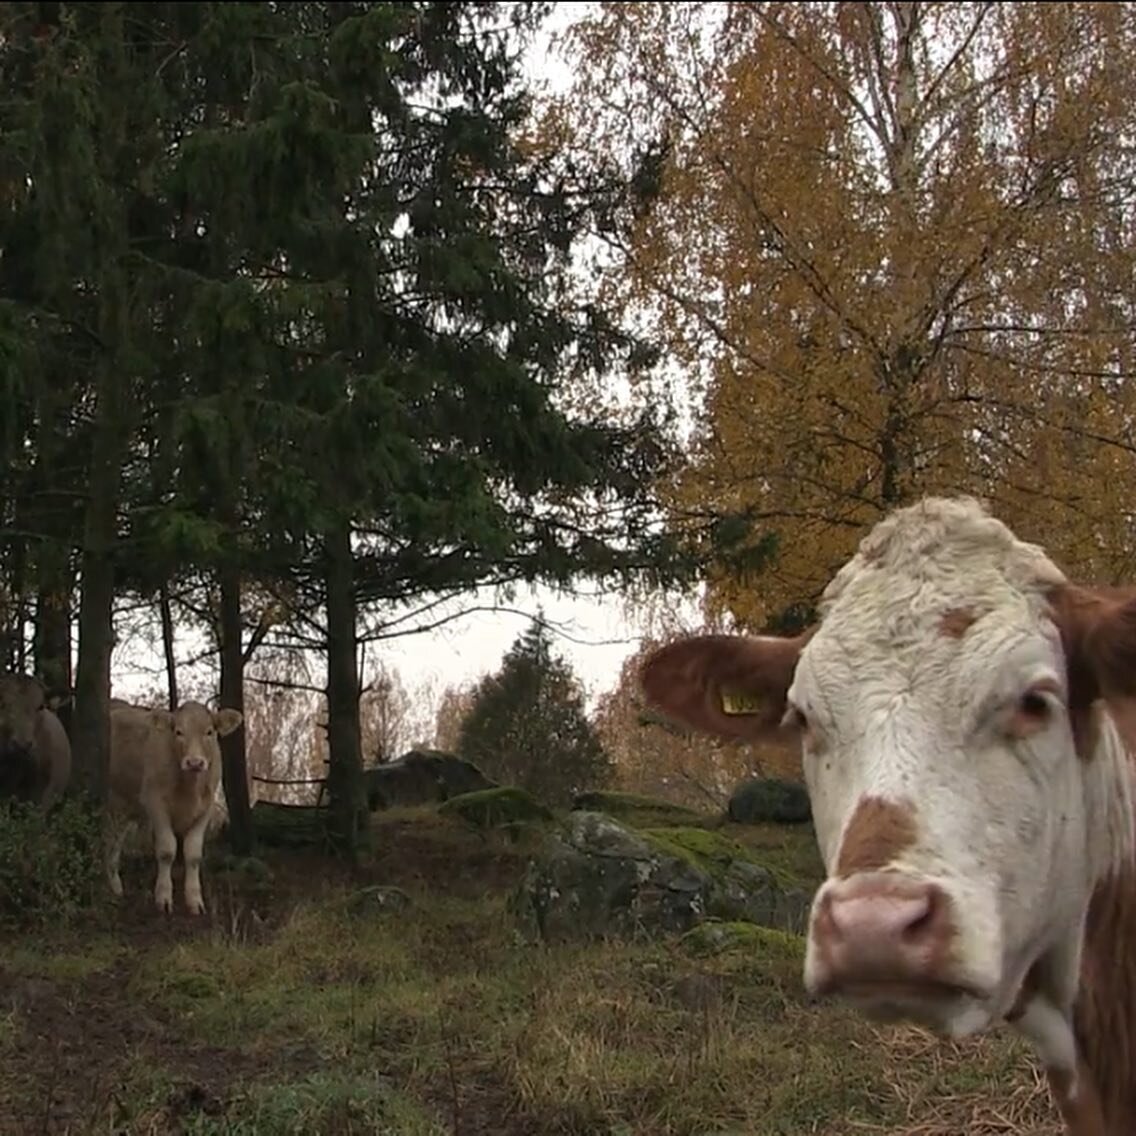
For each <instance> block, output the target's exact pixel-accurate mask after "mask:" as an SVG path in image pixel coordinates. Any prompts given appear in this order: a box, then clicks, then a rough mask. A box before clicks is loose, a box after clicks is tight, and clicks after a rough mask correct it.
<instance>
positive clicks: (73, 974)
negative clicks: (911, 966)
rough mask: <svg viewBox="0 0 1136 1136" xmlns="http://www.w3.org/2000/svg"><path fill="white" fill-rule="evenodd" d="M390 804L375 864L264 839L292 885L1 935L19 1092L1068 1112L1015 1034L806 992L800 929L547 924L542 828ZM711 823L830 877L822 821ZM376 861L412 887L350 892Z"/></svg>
mask: <svg viewBox="0 0 1136 1136" xmlns="http://www.w3.org/2000/svg"><path fill="white" fill-rule="evenodd" d="M392 814H393V815H386V816H383V817H381V818H379V820H378V821H377V825H378V831H377V832H376V847H377V848H378V849H379V850H380V852H379V853H378V854H377V856H376V862H375V865H374V866H372V868H371V869H370V870H369V871H365V872H363V873H362V874H361V876H360V877H358V878H356V879H353V880H352V879H349V878H347V876H346V874H345V873H343V872H339V873H338V874H337V873H336V872H334V871H332V869H331V868H330V866H328V865H321V863H320V862H319V861H318V860H313V859H302V858H298V857H296V855H295V854H289V855H291V856H292V858H291V859H289V858H288V856H286V855H284V854H281V855H280V856H279V857H272V856H269V857H268V858H269V861H270V865H269V866H270V867H271V868H272V881H273V883H272V889H271V892H270V893H266V892H265V888H264V887H263V886H257V887H252V886H251V885H252V883H253V882H255V881H250V890H249V891H248V893H247V894H246V895H240V894H235V893H233V892H232V890H231V889H232V888H233V887H235V884H233V883H232V881H229V882H227V883H225V884H224V885H222V884H221V883H220V882H219V881H213V882H214V883H216V887H217V889H218V892H220V891H221V890H224V896H223V897H221V898H218V894H217V893H214V895H213V898H214V900H216V902H214V903H212V904H211V908H210V911H211V914H210V916H208V917H206V919H205V920H204V921H203V922H194V921H192V920H190V919H188V917H184V916H183V917H181V918H180V919H178V918H176V917H175V919H174V920H173V921H172V922H171V921H169V920H163V919H162V918H161V917H160V916H158V914H157V913H156V912H153V911H152V910H150V908H149V907H148V905H147V902H146V901H147V900H148V898H149V897H148V895H142V896H140V897H139V901H138V903H137V904H136V905H135V907H134V908H130V907H129V905H127V908H126V909H125V910H123V911H121V912H120V913H119V914H118V916H117V918H118V920H119V922H118V924H117V928H116V929H115V930H114V931H112V932H111V933H107V932H106V931H105V930H104V931H101V932H100V933H99V934H98V935H97V936H94V937H92V938H90V939H89V941H85V940H82V939H78V940H77V939H76V938H75V936H74V934H72V933H66V934H65V933H63V932H61V933H60V934H59V936H58V938H57V939H56V940H52V939H51V938H50V937H45V934H46V933H37V936H36V937H35V938H26V939H9V940H6V941H4V942H2V943H0V983H2V984H3V985H0V990H3V989H7V990H9V991H10V992H12V998H11V999H10V1000H7V999H6V1000H5V1001H3V1002H0V1008H2V1007H7V1006H9V1005H11V1006H12V1010H11V1012H10V1013H8V1014H3V1013H0V1054H3V1056H4V1061H2V1062H0V1115H5V1116H7V1115H13V1116H19V1117H20V1118H21V1120H22V1123H24V1124H25V1126H26V1127H25V1129H20V1128H15V1129H13V1131H22V1130H27V1131H41V1130H51V1131H56V1130H59V1131H63V1130H64V1128H66V1130H67V1131H69V1132H70V1133H72V1134H73V1136H80V1134H82V1136H87V1134H90V1136H94V1134H95V1133H105V1132H110V1131H114V1132H117V1133H122V1134H123V1136H127V1134H129V1136H141V1134H142V1133H147V1134H149V1133H155V1134H156V1133H160V1132H161V1133H164V1132H170V1133H175V1132H176V1133H184V1134H186V1136H245V1134H249V1136H252V1134H254V1133H255V1134H257V1136H285V1134H288V1136H291V1134H293V1133H294V1134H296V1136H299V1134H301V1133H303V1134H305V1136H307V1134H312V1136H319V1134H322V1133H327V1134H329V1136H331V1134H340V1133H346V1134H350V1133H356V1132H358V1133H363V1132H367V1133H378V1134H385V1133H390V1134H391V1136H394V1134H398V1136H442V1134H447V1136H451V1134H453V1133H455V1132H457V1133H460V1136H521V1134H532V1133H539V1134H541V1136H710V1134H718V1136H727V1134H731V1133H732V1134H734V1136H740V1134H742V1133H745V1134H758V1136H780V1134H784V1136H803V1134H804V1133H822V1134H823V1133H827V1134H829V1136H849V1134H850V1133H853V1132H855V1133H858V1134H859V1133H875V1134H883V1133H892V1134H899V1133H903V1132H908V1131H910V1132H912V1133H914V1132H916V1131H918V1132H919V1133H921V1134H923V1136H947V1134H948V1133H952V1134H957V1133H959V1132H963V1131H966V1132H969V1133H974V1134H976V1136H982V1134H987V1133H989V1134H993V1133H995V1132H1001V1131H1005V1130H1006V1129H1005V1128H1004V1127H1002V1128H1000V1127H997V1126H996V1124H997V1123H999V1122H997V1119H996V1118H997V1114H998V1110H1003V1111H1005V1110H1007V1109H1009V1111H1010V1113H1011V1114H1012V1116H1013V1118H1014V1121H1015V1123H1016V1128H1015V1130H1019V1131H1029V1132H1031V1133H1034V1134H1035V1136H1043V1134H1048V1133H1053V1134H1055V1133H1057V1132H1059V1129H1058V1128H1057V1126H1056V1124H1055V1123H1054V1117H1053V1113H1052V1111H1051V1109H1050V1106H1049V1103H1048V1100H1047V1098H1046V1096H1045V1094H1044V1091H1043V1090H1038V1089H1036V1087H1035V1082H1034V1080H1033V1076H1032V1073H1031V1064H1030V1061H1029V1059H1028V1057H1027V1056H1026V1055H1025V1053H1024V1050H1023V1049H1022V1047H1021V1046H1020V1045H1018V1044H1017V1043H1016V1042H1014V1041H1012V1040H1011V1039H1009V1038H1007V1037H994V1038H989V1039H984V1040H982V1041H980V1042H975V1043H971V1044H969V1045H966V1046H951V1045H947V1044H946V1043H942V1042H938V1041H934V1040H932V1039H930V1038H929V1037H928V1035H926V1034H924V1033H922V1032H921V1031H918V1030H914V1029H903V1030H899V1029H875V1028H873V1027H871V1026H869V1025H867V1024H865V1023H864V1022H863V1021H861V1020H860V1019H859V1018H858V1017H856V1016H855V1015H853V1014H852V1013H851V1012H849V1011H847V1010H844V1009H841V1008H840V1007H838V1006H813V1005H810V1004H809V1003H808V1001H807V1000H806V998H805V997H804V993H803V990H802V988H801V966H802V958H803V943H802V941H801V940H800V938H799V937H796V936H793V935H788V934H783V933H778V932H770V931H764V930H761V929H755V928H753V927H752V926H750V925H746V924H718V925H710V926H706V927H702V928H698V929H696V930H695V931H693V932H690V933H688V934H687V935H686V936H684V937H674V938H671V939H667V940H664V941H660V942H656V943H652V944H647V945H642V944H640V945H627V944H617V943H607V944H599V945H590V946H579V945H576V946H563V947H555V948H548V947H534V946H532V945H526V943H525V942H523V941H522V940H521V938H520V937H519V936H518V934H517V929H516V927H515V925H514V923H513V921H512V919H511V918H510V916H509V914H508V909H507V899H508V895H509V892H510V889H511V887H512V886H513V885H514V883H515V881H516V879H517V877H518V876H519V874H520V872H521V871H522V869H523V866H524V862H525V851H524V848H523V846H518V845H517V844H516V843H514V842H513V841H512V840H511V839H510V837H509V836H508V835H507V834H503V833H498V832H492V831H490V832H478V831H474V830H471V829H470V828H469V827H468V826H466V825H465V824H464V823H462V822H461V821H458V820H456V819H455V820H446V819H445V818H440V817H439V816H438V815H437V813H436V812H435V811H432V810H420V811H417V812H415V811H411V810H402V811H399V812H394V811H393V810H392ZM656 823H657V818H656ZM694 827H695V828H697V826H694ZM670 831H671V833H672V835H673V833H675V832H679V833H680V834H681V833H684V832H686V829H685V828H684V829H677V830H676V829H672V830H670ZM697 832H698V835H696V836H693V837H691V841H688V842H687V843H690V842H693V848H688V849H687V850H688V852H692V854H695V855H700V856H711V857H713V856H714V855H716V854H718V853H722V852H723V851H724V850H726V851H729V852H730V854H734V852H735V851H736V846H737V845H741V847H742V848H744V849H745V850H746V852H747V854H748V855H752V856H756V857H758V858H759V859H760V856H761V854H762V853H764V854H766V855H767V856H768V859H769V862H770V863H771V864H772V866H773V867H774V868H776V869H777V870H778V871H780V872H784V873H793V875H794V878H796V879H798V880H801V881H803V882H807V881H813V882H815V880H816V879H817V878H819V875H818V863H817V860H816V853H815V848H814V849H812V851H810V850H809V848H808V846H807V843H806V842H811V834H810V833H809V832H808V830H805V831H802V830H801V829H800V828H797V829H794V830H788V829H783V830H775V829H772V828H770V829H768V830H767V829H763V828H761V827H760V826H757V827H751V826H736V827H735V826H723V827H720V828H713V826H711V827H710V828H708V829H703V828H697ZM687 835H689V833H687ZM259 875H262V873H258V876H259ZM373 884H388V885H391V886H396V887H398V888H400V889H402V890H403V891H405V893H406V894H407V896H408V897H409V905H408V906H407V907H406V908H405V909H404V910H400V911H380V912H377V913H374V914H371V913H368V914H366V915H358V914H356V915H353V914H351V904H350V902H349V900H350V896H351V895H352V894H353V893H354V892H356V891H357V890H358V889H360V888H363V887H366V886H368V885H373ZM209 887H210V879H209V877H208V874H207V876H206V888H207V894H208V889H209ZM226 889H227V890H226ZM1031 1086H1033V1087H1031ZM1007 1102H1009V1103H1007ZM984 1109H985V1110H986V1111H985V1112H984V1111H983V1110H984ZM1015 1110H1016V1111H1015ZM45 1116H46V1117H48V1118H49V1119H51V1118H52V1117H54V1120H53V1121H52V1124H49V1125H45V1122H44V1117H45ZM983 1116H986V1117H987V1118H988V1121H989V1124H988V1126H987V1127H983V1124H984V1123H985V1122H984V1121H983V1119H982V1118H983ZM64 1117H66V1118H67V1120H66V1123H64V1120H63V1118H64ZM976 1118H977V1119H976ZM920 1124H922V1125H924V1127H917V1126H918V1125H920ZM1047 1125H1048V1127H1047ZM4 1131H8V1130H7V1129H4Z"/></svg>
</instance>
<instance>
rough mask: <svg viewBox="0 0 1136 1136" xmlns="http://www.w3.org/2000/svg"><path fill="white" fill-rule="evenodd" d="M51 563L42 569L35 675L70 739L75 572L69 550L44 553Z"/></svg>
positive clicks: (34, 645) (35, 647)
mask: <svg viewBox="0 0 1136 1136" xmlns="http://www.w3.org/2000/svg"><path fill="white" fill-rule="evenodd" d="M44 556H45V557H49V558H50V561H51V563H50V564H47V563H45V562H43V561H41V563H40V567H39V588H38V590H37V592H36V622H35V638H34V640H33V649H34V652H35V673H36V674H37V675H38V676H39V678H40V679H41V681H42V682H43V685H44V687H45V688H46V691H47V697H48V699H49V700H50V701H51V703H52V704H53V705H54V707H55V712H56V714H58V715H59V720H60V722H62V724H63V728H64V730H66V731H67V733H68V736H70V733H71V720H72V717H73V714H72V710H73V702H72V682H73V676H72V673H71V573H70V571H69V570H68V566H67V550H66V549H65V548H52V549H51V551H50V552H46V551H45V553H44Z"/></svg>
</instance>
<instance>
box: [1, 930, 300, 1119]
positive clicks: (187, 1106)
mask: <svg viewBox="0 0 1136 1136" xmlns="http://www.w3.org/2000/svg"><path fill="white" fill-rule="evenodd" d="M187 922H189V920H188V917H187ZM124 930H126V931H127V934H126V935H124V938H125V939H126V940H127V941H128V942H130V943H131V946H132V949H131V950H130V951H129V952H128V954H129V955H135V956H136V955H137V954H138V953H139V949H140V948H141V946H142V944H143V943H147V944H150V945H153V944H156V943H159V942H165V941H168V940H170V939H173V938H178V937H179V932H180V937H181V938H182V939H183V940H184V938H185V936H186V931H187V928H186V927H182V928H177V927H175V926H174V925H172V924H171V923H170V922H165V923H163V921H161V920H157V919H153V920H152V922H151V924H150V925H149V926H148V927H145V928H144V927H143V926H142V925H139V924H135V923H133V922H132V921H131V922H129V923H127V925H126V927H125V928H124ZM190 934H192V931H191V930H190ZM131 971H132V962H131V960H130V958H129V957H128V958H127V959H125V960H123V961H121V962H119V963H117V964H115V965H114V966H112V967H110V968H109V969H108V970H105V971H102V972H100V973H97V974H93V975H87V976H85V977H84V978H82V979H80V980H72V981H66V982H62V981H56V982H53V981H49V980H46V979H43V978H29V977H26V976H23V975H18V974H14V973H12V972H10V971H8V970H5V969H4V968H3V967H2V966H0V1015H3V1014H9V1015H11V1020H12V1023H13V1025H14V1026H15V1027H16V1030H17V1031H18V1032H17V1033H16V1036H15V1038H14V1039H13V1041H12V1043H11V1044H10V1045H9V1046H8V1048H7V1051H6V1053H5V1054H4V1060H3V1072H2V1074H0V1118H2V1119H0V1133H3V1134H4V1136H9V1134H11V1136H17V1134H19V1136H23V1134H29V1136H30V1134H32V1133H35V1134H36V1136H56V1134H58V1136H64V1134H68V1136H73V1134H75V1133H79V1132H89V1131H104V1132H105V1131H113V1132H122V1133H125V1132H131V1133H133V1132H143V1131H145V1132H150V1131H152V1132H155V1133H158V1132H176V1131H178V1130H179V1128H180V1123H179V1122H180V1121H182V1120H185V1119H188V1118H189V1116H190V1115H192V1114H194V1113H200V1112H204V1113H207V1114H215V1113H220V1112H222V1111H224V1107H225V1102H226V1101H227V1100H228V1098H229V1097H230V1095H231V1094H232V1092H233V1091H234V1090H235V1089H236V1088H237V1087H238V1086H245V1085H247V1084H248V1083H249V1082H251V1081H255V1080H258V1079H260V1078H262V1077H263V1078H267V1077H273V1078H280V1077H285V1078H286V1077H288V1076H290V1075H299V1074H301V1073H302V1072H304V1071H305V1070H310V1069H311V1068H312V1065H313V1062H314V1060H315V1054H314V1053H312V1052H311V1051H310V1050H307V1049H299V1048H297V1049H295V1050H292V1051H288V1050H279V1051H271V1052H260V1051H257V1050H252V1049H248V1050H245V1049H241V1050H233V1049H226V1048H220V1047H214V1046H208V1045H205V1046H202V1045H200V1044H194V1045H187V1044H186V1043H185V1042H184V1041H183V1040H182V1039H181V1038H180V1037H179V1036H178V1031H177V1028H176V1023H175V1022H173V1021H171V1019H170V1018H169V1015H167V1014H165V1013H163V1012H162V1009H161V1007H156V1006H150V1005H147V1004H145V1003H139V1002H137V1001H132V1002H129V1003H128V1002H127V1001H126V999H125V996H124V991H125V989H126V988H127V985H128V983H129V979H130V975H131ZM127 1097H129V1098H130V1105H129V1107H127V1106H126V1104H125V1100H126V1098H127ZM140 1105H141V1107H140ZM126 1112H129V1113H130V1116H129V1122H128V1124H126V1125H123V1120H124V1119H125V1117H124V1113H126ZM120 1125H122V1126H121V1127H120Z"/></svg>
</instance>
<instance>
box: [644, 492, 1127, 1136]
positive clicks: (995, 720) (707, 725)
mask: <svg viewBox="0 0 1136 1136" xmlns="http://www.w3.org/2000/svg"><path fill="white" fill-rule="evenodd" d="M819 615H820V618H819V622H818V624H817V625H816V626H815V627H812V628H809V629H808V630H807V631H806V632H804V633H803V634H802V635H800V636H798V637H796V638H777V637H769V636H743V635H738V636H726V635H721V636H714V635H708V636H694V637H690V638H686V639H681V640H678V641H676V642H674V643H671V644H669V645H667V646H665V647H662V648H660V649H659V650H658V651H657V652H655V653H654V654H653V655H652V656H651V657H650V658H649V659H648V660H647V661H646V662H645V664H644V667H643V672H642V684H643V689H644V693H645V695H646V697H647V699H648V701H649V702H651V703H652V704H654V705H655V706H656V707H658V708H659V709H660V710H662V711H663V712H664V713H666V714H668V715H669V716H671V717H673V718H675V719H677V720H679V721H682V722H684V723H686V724H687V725H689V726H692V727H694V728H696V729H700V730H703V731H706V732H709V733H713V734H717V735H720V736H724V737H734V738H749V739H754V738H763V737H770V736H772V735H775V734H776V735H781V736H786V735H790V736H795V737H797V738H799V739H800V742H801V746H802V751H803V762H804V773H805V779H806V782H807V784H808V789H809V794H810V797H811V799H812V806H813V815H814V819H815V824H816V833H817V840H818V843H819V845H820V849H821V853H822V856H823V858H824V863H825V867H826V869H827V879H826V880H825V882H824V884H823V885H822V886H821V887H820V888H819V890H818V891H817V894H816V896H815V897H814V900H813V906H812V913H811V918H810V924H809V934H808V943H807V950H806V958H805V971H804V981H805V986H806V988H807V990H808V991H809V992H810V993H812V994H814V995H817V996H824V995H842V996H845V997H847V998H849V999H851V1000H852V1001H853V1002H854V1003H855V1004H857V1005H859V1006H860V1007H861V1008H862V1009H863V1010H864V1011H865V1012H867V1013H869V1014H871V1015H873V1016H876V1017H881V1018H887V1019H910V1020H914V1021H917V1022H920V1023H923V1024H925V1025H927V1026H929V1027H930V1028H932V1029H934V1030H936V1031H938V1032H940V1033H943V1034H945V1035H948V1036H951V1037H956V1038H960V1037H965V1036H968V1035H973V1034H977V1033H980V1032H982V1031H984V1030H986V1029H988V1028H989V1027H992V1026H994V1025H995V1024H997V1023H999V1022H1002V1021H1010V1022H1012V1023H1013V1025H1014V1026H1015V1027H1016V1028H1017V1029H1018V1030H1020V1031H1021V1033H1022V1034H1023V1035H1024V1036H1025V1037H1026V1038H1028V1039H1029V1040H1030V1041H1031V1043H1032V1044H1033V1046H1034V1048H1035V1050H1036V1052H1037V1054H1038V1056H1039V1059H1040V1060H1041V1062H1042V1064H1043V1065H1044V1067H1045V1069H1046V1072H1047V1074H1048V1077H1049V1082H1050V1086H1051V1088H1052V1090H1053V1094H1054V1097H1055V1099H1056V1101H1057V1103H1058V1106H1059V1107H1060V1110H1061V1113H1062V1115H1063V1116H1064V1118H1065V1122H1066V1125H1067V1129H1068V1131H1069V1132H1070V1133H1071V1134H1075V1136H1131V1134H1132V1133H1136V864H1134V859H1133V853H1134V825H1133V812H1132V810H1133V767H1132V761H1133V756H1132V755H1133V752H1134V751H1136V589H1132V590H1130V591H1127V592H1125V591H1123V590H1119V589H1089V588H1084V587H1080V586H1078V585H1076V584H1074V583H1072V582H1070V581H1069V580H1067V579H1066V577H1065V576H1064V574H1063V573H1062V572H1061V571H1060V570H1059V569H1058V568H1057V567H1056V566H1055V565H1054V564H1053V563H1052V561H1051V560H1050V559H1049V558H1048V557H1047V556H1046V554H1045V553H1044V552H1043V550H1042V549H1041V548H1039V547H1038V546H1036V545H1033V544H1027V543H1024V542H1023V541H1021V540H1019V539H1017V538H1016V537H1015V536H1014V534H1013V533H1012V532H1011V531H1010V530H1009V529H1008V528H1007V527H1006V526H1005V525H1004V524H1002V523H1001V522H1000V521H998V520H996V519H995V518H993V517H991V516H990V515H988V513H986V512H985V511H984V510H983V508H982V507H981V506H980V505H979V504H978V503H977V502H975V501H973V500H971V499H969V498H960V499H943V498H929V499H926V500H924V501H922V502H920V503H918V504H916V505H914V506H911V507H910V508H905V509H900V510H898V511H896V512H895V513H893V514H892V515H891V516H889V517H888V518H886V519H885V520H883V521H882V522H881V523H880V524H878V525H877V526H876V527H875V528H874V529H873V530H872V531H871V532H870V533H869V534H868V536H866V537H865V538H864V540H863V541H862V543H861V544H860V547H859V550H858V551H857V553H856V555H855V556H854V557H853V558H852V559H851V560H850V561H849V562H848V563H847V564H846V565H845V566H844V567H843V568H842V569H841V570H840V571H839V572H838V573H837V574H836V576H835V578H834V579H833V580H832V582H831V583H830V584H829V585H828V587H827V589H826V590H825V592H824V595H823V599H822V601H821V604H820V609H819Z"/></svg>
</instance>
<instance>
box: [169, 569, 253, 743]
mask: <svg viewBox="0 0 1136 1136" xmlns="http://www.w3.org/2000/svg"><path fill="white" fill-rule="evenodd" d="M158 611H159V612H160V614H161V617H162V653H163V654H164V655H165V657H166V691H167V700H168V702H169V707H170V711H171V712H172V711H174V710H176V709H177V708H178V678H177V659H176V658H175V657H174V616H173V612H172V611H171V610H170V586H169V584H168V583H167V582H166V581H165V580H163V581H162V583H161V586H160V587H159V589H158ZM221 702H222V705H224V706H228V705H229V703H227V702H225V700H224V696H222V699H221ZM236 709H238V710H239V709H240V707H239V706H238V707H236ZM238 732H239V733H241V734H242V735H243V733H244V731H243V730H241V731H238ZM227 736H228V737H232V736H233V735H232V734H229V735H227ZM222 740H223V739H222Z"/></svg>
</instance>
